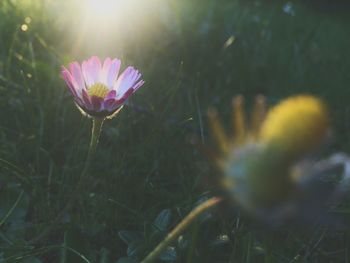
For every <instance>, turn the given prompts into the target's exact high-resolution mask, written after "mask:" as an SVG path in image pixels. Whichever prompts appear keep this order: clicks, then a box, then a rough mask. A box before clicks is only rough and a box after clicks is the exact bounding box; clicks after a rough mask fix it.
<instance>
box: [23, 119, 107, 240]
mask: <svg viewBox="0 0 350 263" xmlns="http://www.w3.org/2000/svg"><path fill="white" fill-rule="evenodd" d="M103 122H104V118H93V120H92V131H91V139H90V145H89V150H88V154H87V157H86V160H85V164H84V168H83V170H82V172H81V174H80V178H79V182H78V184H77V187H76V189H75V190H74V192H73V193H72V195H71V197H70V199H69V200H68V202H67V204H66V206H65V207H64V208H63V209H62V210H61V212H60V213H59V214H58V215H57V216H56V218H55V219H54V220H53V221H52V223H51V225H49V226H48V227H47V228H45V229H44V230H43V231H42V232H41V233H40V234H39V235H38V236H36V237H35V238H34V239H32V240H30V243H36V242H37V241H38V240H40V239H42V238H43V237H45V236H46V235H47V234H48V233H50V231H51V229H52V228H53V227H55V226H56V225H57V224H58V223H59V221H60V220H61V218H62V217H63V216H64V215H65V214H66V213H67V212H68V210H69V209H70V208H71V206H72V205H73V204H74V203H75V201H76V200H77V198H78V197H79V195H80V193H81V191H82V189H83V186H84V185H85V183H86V177H87V175H88V172H89V169H90V166H91V163H92V160H93V157H94V155H95V152H96V148H97V145H98V141H99V138H100V134H101V130H102V125H103Z"/></svg>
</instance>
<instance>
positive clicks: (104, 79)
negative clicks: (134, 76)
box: [100, 57, 112, 84]
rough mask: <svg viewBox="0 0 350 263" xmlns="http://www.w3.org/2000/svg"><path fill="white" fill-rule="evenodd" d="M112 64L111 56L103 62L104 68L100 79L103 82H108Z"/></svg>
mask: <svg viewBox="0 0 350 263" xmlns="http://www.w3.org/2000/svg"><path fill="white" fill-rule="evenodd" d="M111 64H112V59H111V58H109V57H108V58H106V59H105V61H104V62H103V66H102V70H101V72H100V81H101V83H106V84H107V76H108V72H109V69H110V67H111Z"/></svg>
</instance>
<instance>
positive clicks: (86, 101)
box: [82, 89, 93, 110]
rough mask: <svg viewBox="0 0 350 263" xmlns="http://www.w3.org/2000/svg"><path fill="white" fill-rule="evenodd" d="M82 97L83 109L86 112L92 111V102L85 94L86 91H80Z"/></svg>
mask: <svg viewBox="0 0 350 263" xmlns="http://www.w3.org/2000/svg"><path fill="white" fill-rule="evenodd" d="M82 97H83V101H84V106H85V108H86V109H88V110H92V109H93V107H92V102H91V100H90V96H89V94H88V93H87V91H86V90H85V89H84V90H83V91H82Z"/></svg>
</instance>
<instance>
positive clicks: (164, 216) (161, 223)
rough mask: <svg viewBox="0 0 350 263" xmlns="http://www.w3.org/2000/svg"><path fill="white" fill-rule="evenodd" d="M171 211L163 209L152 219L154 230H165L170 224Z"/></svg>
mask: <svg viewBox="0 0 350 263" xmlns="http://www.w3.org/2000/svg"><path fill="white" fill-rule="evenodd" d="M170 217H171V211H170V209H164V210H163V211H161V212H160V213H159V214H158V216H157V218H156V220H154V223H153V226H154V231H161V232H165V231H166V230H167V229H168V226H169V224H170Z"/></svg>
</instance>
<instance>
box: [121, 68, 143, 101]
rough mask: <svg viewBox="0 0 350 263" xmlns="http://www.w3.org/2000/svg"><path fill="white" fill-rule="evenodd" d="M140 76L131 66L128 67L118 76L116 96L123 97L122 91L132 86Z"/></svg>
mask: <svg viewBox="0 0 350 263" xmlns="http://www.w3.org/2000/svg"><path fill="white" fill-rule="evenodd" d="M140 77H141V74H139V73H138V71H137V70H135V69H134V68H133V67H128V68H127V69H126V70H124V72H123V73H122V74H121V75H120V77H119V78H118V80H117V82H116V84H115V89H116V90H117V98H118V99H119V98H121V97H123V95H124V93H125V92H127V91H128V90H129V89H130V88H132V87H133V85H134V83H135V82H136V81H137V80H138V79H139V78H140Z"/></svg>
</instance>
